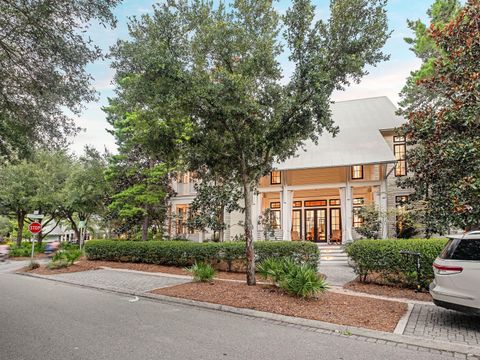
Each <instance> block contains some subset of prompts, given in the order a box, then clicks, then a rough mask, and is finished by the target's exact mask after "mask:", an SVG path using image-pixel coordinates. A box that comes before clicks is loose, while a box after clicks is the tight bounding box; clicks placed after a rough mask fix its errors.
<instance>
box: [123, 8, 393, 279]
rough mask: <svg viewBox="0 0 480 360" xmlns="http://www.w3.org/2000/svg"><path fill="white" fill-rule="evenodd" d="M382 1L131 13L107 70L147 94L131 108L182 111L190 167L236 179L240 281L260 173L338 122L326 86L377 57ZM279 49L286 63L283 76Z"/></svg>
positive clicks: (356, 76) (383, 26)
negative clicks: (323, 8)
mask: <svg viewBox="0 0 480 360" xmlns="http://www.w3.org/2000/svg"><path fill="white" fill-rule="evenodd" d="M385 2H386V1H385V0H332V1H331V5H330V17H329V19H328V20H326V21H324V20H318V21H315V20H314V18H315V7H314V6H313V5H312V4H311V2H310V1H308V0H295V1H293V2H292V6H291V7H290V8H289V9H288V11H287V12H286V14H285V15H284V16H282V15H280V14H279V12H278V11H277V10H276V9H275V6H274V3H273V2H272V1H269V0H255V1H253V0H235V1H233V2H232V3H231V4H230V5H228V6H227V5H225V4H224V3H223V2H220V4H218V5H214V4H213V3H212V2H205V1H167V3H166V4H164V5H161V6H157V7H155V9H154V13H153V15H145V16H143V17H142V18H141V19H136V20H135V21H133V22H132V23H131V24H130V34H131V37H132V40H131V41H127V42H121V43H119V45H118V48H117V51H116V57H117V71H120V73H121V74H123V79H128V81H130V79H132V78H134V79H136V80H135V81H136V83H138V84H142V86H141V87H137V90H141V94H149V96H148V99H146V98H143V99H142V101H144V102H142V103H141V106H140V107H139V111H140V112H147V113H151V112H154V111H155V109H161V112H160V115H161V116H166V117H170V118H175V117H177V118H187V119H188V120H189V121H190V122H191V126H192V128H193V131H192V136H191V139H190V141H189V150H190V151H189V152H188V156H187V158H188V162H187V163H186V164H188V166H189V168H190V169H191V170H193V171H195V170H198V169H201V170H202V169H208V171H209V173H210V175H211V176H213V177H214V178H221V179H229V180H230V179H232V181H234V182H235V183H236V184H237V185H238V186H239V188H240V189H241V190H242V197H243V205H242V206H243V210H244V214H245V219H244V230H245V239H246V257H247V282H248V284H250V285H253V284H255V261H254V260H255V259H254V249H253V234H252V213H251V205H252V199H253V194H254V191H255V189H256V186H257V184H258V181H259V179H260V177H262V176H264V175H266V174H267V173H268V172H269V171H270V170H271V169H272V164H273V163H274V162H275V161H281V160H283V159H285V158H287V157H289V156H291V155H293V154H294V153H295V151H296V150H297V149H298V148H299V147H300V146H301V145H302V144H303V143H304V141H306V140H308V139H312V140H314V141H318V140H319V136H320V135H321V134H322V132H323V131H329V132H331V133H336V132H337V131H338V129H337V128H336V127H335V125H334V124H333V122H332V119H331V116H330V109H329V108H330V96H331V94H332V92H333V91H334V90H338V89H343V88H344V87H345V86H347V85H348V84H349V82H350V81H359V80H360V78H361V77H362V76H363V75H364V74H365V73H366V70H365V66H366V65H375V64H377V63H378V62H379V61H382V60H385V59H387V56H386V55H385V54H383V53H382V51H381V48H382V47H383V45H384V44H385V42H386V40H387V38H388V36H389V34H388V31H387V18H386V13H385ZM282 55H288V58H289V61H290V63H291V65H292V66H293V68H294V71H293V74H292V76H291V77H290V78H289V79H286V78H284V74H283V71H282V67H281V65H280V62H279V58H280V57H281V56H282ZM124 81H126V80H124ZM145 100H147V101H145ZM165 109H169V111H168V112H165ZM320 141H321V140H320Z"/></svg>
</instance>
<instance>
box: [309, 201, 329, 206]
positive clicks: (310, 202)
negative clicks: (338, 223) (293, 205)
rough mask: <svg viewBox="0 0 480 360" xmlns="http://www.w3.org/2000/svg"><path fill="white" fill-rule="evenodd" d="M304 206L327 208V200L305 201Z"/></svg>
mask: <svg viewBox="0 0 480 360" xmlns="http://www.w3.org/2000/svg"><path fill="white" fill-rule="evenodd" d="M304 205H305V207H316V206H327V200H307V201H305V202H304Z"/></svg>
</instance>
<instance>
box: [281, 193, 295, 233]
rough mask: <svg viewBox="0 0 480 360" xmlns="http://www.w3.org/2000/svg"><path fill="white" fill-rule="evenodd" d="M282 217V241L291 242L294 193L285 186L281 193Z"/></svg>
mask: <svg viewBox="0 0 480 360" xmlns="http://www.w3.org/2000/svg"><path fill="white" fill-rule="evenodd" d="M280 204H281V217H282V240H291V234H290V229H291V227H292V225H291V221H292V192H291V191H288V190H287V188H286V187H285V186H283V187H282V192H281V193H280Z"/></svg>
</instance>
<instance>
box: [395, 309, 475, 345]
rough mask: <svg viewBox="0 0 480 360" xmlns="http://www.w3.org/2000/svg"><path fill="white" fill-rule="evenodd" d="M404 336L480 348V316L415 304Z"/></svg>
mask: <svg viewBox="0 0 480 360" xmlns="http://www.w3.org/2000/svg"><path fill="white" fill-rule="evenodd" d="M403 333H404V335H413V336H419V337H425V338H429V339H434V340H440V341H447V342H456V343H462V344H467V345H473V346H480V316H471V315H467V314H462V313H460V312H456V311H452V310H447V309H442V308H440V307H437V306H434V305H419V304H415V305H414V307H413V311H412V314H411V315H410V318H409V320H408V323H407V326H406V328H405V331H404V332H403Z"/></svg>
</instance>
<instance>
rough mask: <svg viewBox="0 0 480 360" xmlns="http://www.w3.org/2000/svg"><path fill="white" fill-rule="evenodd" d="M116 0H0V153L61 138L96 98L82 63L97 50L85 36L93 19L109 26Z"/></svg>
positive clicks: (94, 56)
mask: <svg viewBox="0 0 480 360" xmlns="http://www.w3.org/2000/svg"><path fill="white" fill-rule="evenodd" d="M118 3H119V0H93V1H92V0H57V1H44V0H32V1H9V0H0V159H1V158H2V157H5V156H7V157H12V156H13V157H20V158H22V157H24V156H26V155H27V154H29V153H31V150H32V149H33V147H34V146H36V145H38V144H45V143H47V142H48V144H49V146H53V145H55V144H61V143H62V142H63V141H64V140H65V136H66V135H70V134H73V133H75V132H76V130H77V129H76V126H75V123H74V122H73V120H72V119H71V118H70V117H69V116H68V115H67V113H66V111H65V109H68V110H70V111H72V112H73V113H78V112H79V111H80V110H81V107H82V106H83V103H84V102H86V101H91V100H93V99H94V98H95V91H94V89H93V88H92V87H91V86H90V81H91V79H92V78H91V76H90V75H89V74H88V73H87V72H86V70H85V65H86V64H87V63H89V62H91V61H94V60H96V59H98V58H99V57H100V56H101V52H100V49H99V48H98V47H97V46H94V45H93V44H92V41H91V40H90V39H89V38H87V37H86V36H84V32H85V30H86V29H87V28H88V27H89V24H90V23H91V22H92V21H96V22H97V23H99V24H101V25H103V26H105V27H106V26H114V25H115V18H114V16H113V15H112V12H111V9H112V8H113V7H114V6H115V5H116V4H118Z"/></svg>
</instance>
